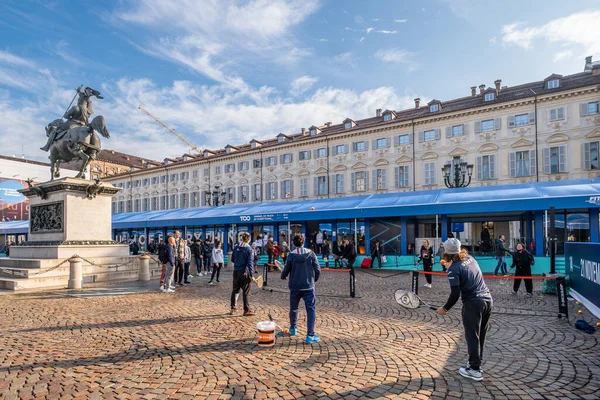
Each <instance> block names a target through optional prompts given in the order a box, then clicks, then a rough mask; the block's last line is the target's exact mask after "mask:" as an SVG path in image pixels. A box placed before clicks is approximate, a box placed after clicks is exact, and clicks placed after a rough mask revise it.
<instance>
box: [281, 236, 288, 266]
mask: <svg viewBox="0 0 600 400" xmlns="http://www.w3.org/2000/svg"><path fill="white" fill-rule="evenodd" d="M288 254H290V247H289V246H288V244H287V242H283V243H282V244H281V259H282V260H283V265H285V260H287V256H288Z"/></svg>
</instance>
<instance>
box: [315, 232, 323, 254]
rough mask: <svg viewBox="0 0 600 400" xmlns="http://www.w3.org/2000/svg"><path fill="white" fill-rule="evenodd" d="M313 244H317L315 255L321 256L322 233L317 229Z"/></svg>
mask: <svg viewBox="0 0 600 400" xmlns="http://www.w3.org/2000/svg"><path fill="white" fill-rule="evenodd" d="M315 242H316V243H317V251H316V253H317V254H321V247H322V246H323V232H321V230H320V229H319V230H318V231H317V236H315Z"/></svg>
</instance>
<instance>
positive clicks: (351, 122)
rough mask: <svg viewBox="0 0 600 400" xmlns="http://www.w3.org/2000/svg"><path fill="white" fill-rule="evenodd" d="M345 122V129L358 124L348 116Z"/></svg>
mask: <svg viewBox="0 0 600 400" xmlns="http://www.w3.org/2000/svg"><path fill="white" fill-rule="evenodd" d="M343 122H344V129H352V128H354V127H355V126H356V122H354V121H353V120H351V119H350V118H346V119H345V120H344V121H343Z"/></svg>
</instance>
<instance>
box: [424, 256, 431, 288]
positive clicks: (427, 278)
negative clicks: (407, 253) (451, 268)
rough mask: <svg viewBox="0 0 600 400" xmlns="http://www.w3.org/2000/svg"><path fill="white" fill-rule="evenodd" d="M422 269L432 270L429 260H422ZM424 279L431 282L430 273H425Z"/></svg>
mask: <svg viewBox="0 0 600 400" xmlns="http://www.w3.org/2000/svg"><path fill="white" fill-rule="evenodd" d="M423 271H425V272H431V271H433V264H432V263H430V262H426V261H423ZM425 279H426V280H427V283H429V284H431V279H432V275H431V274H425Z"/></svg>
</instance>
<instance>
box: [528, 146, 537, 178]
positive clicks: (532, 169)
mask: <svg viewBox="0 0 600 400" xmlns="http://www.w3.org/2000/svg"><path fill="white" fill-rule="evenodd" d="M535 174H537V158H536V156H535V150H529V175H535Z"/></svg>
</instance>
